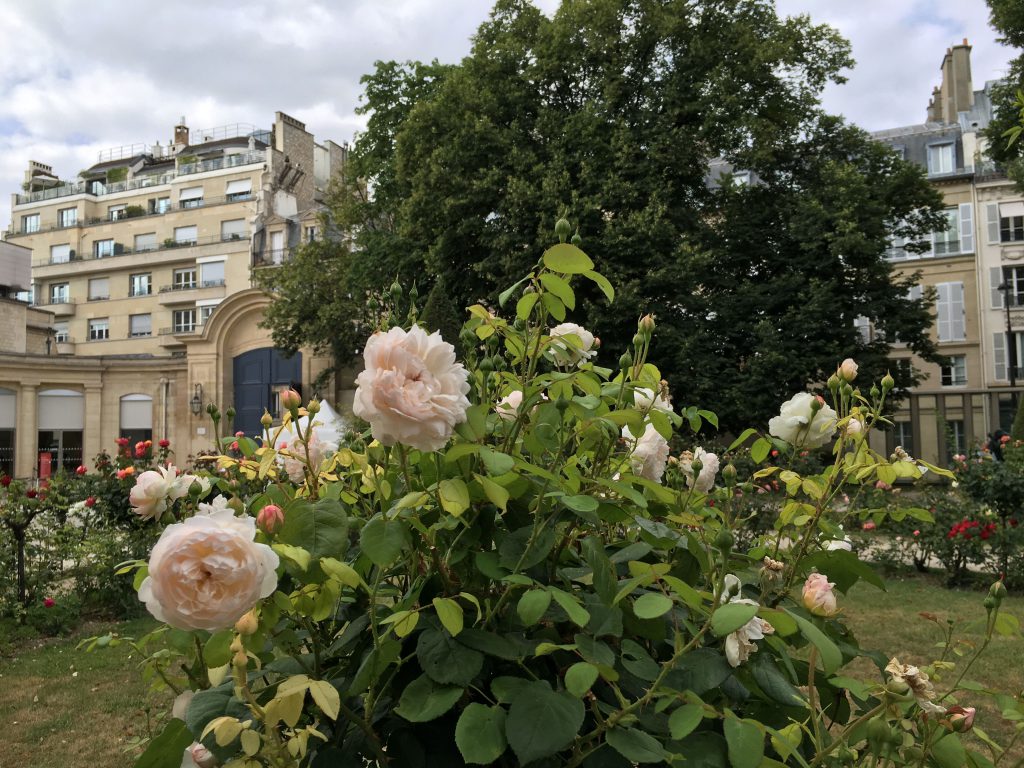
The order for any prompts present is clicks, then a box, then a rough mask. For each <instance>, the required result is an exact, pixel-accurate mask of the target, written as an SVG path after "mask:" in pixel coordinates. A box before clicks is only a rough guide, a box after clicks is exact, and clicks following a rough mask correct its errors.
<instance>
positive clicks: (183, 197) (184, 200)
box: [178, 187, 203, 208]
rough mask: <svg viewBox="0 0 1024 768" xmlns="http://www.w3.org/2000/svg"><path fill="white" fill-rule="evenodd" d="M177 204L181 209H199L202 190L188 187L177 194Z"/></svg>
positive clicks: (201, 200)
mask: <svg viewBox="0 0 1024 768" xmlns="http://www.w3.org/2000/svg"><path fill="white" fill-rule="evenodd" d="M178 203H179V204H180V205H181V207H182V208H199V207H200V206H201V205H202V204H203V188H202V187H188V188H186V189H183V190H181V192H179V193H178Z"/></svg>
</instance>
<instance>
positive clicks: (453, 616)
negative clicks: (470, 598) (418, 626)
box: [433, 597, 463, 637]
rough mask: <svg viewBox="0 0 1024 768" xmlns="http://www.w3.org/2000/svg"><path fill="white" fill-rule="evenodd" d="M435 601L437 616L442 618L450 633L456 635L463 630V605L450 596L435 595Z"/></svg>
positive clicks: (442, 622)
mask: <svg viewBox="0 0 1024 768" xmlns="http://www.w3.org/2000/svg"><path fill="white" fill-rule="evenodd" d="M433 602H434V610H435V611H437V618H439V619H440V620H441V624H442V625H443V626H444V628H445V629H447V630H448V634H450V635H451V636H452V637H455V636H456V635H457V634H459V632H461V631H462V626H463V617H462V606H461V605H459V604H458V603H457V602H455V601H454V600H452V599H451V598H450V597H435V598H434V600H433Z"/></svg>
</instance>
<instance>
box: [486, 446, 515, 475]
mask: <svg viewBox="0 0 1024 768" xmlns="http://www.w3.org/2000/svg"><path fill="white" fill-rule="evenodd" d="M480 460H481V461H483V463H484V466H485V467H487V474H489V475H494V476H495V477H497V476H499V475H504V474H506V473H508V472H511V471H512V469H513V468H514V467H515V465H516V460H515V459H513V458H512V457H511V456H509V455H508V454H507V453H502V452H501V451H496V450H494V449H493V448H488V447H487V446H481V447H480Z"/></svg>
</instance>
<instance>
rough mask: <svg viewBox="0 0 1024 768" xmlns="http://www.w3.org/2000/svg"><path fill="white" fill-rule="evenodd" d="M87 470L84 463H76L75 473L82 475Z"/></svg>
mask: <svg viewBox="0 0 1024 768" xmlns="http://www.w3.org/2000/svg"><path fill="white" fill-rule="evenodd" d="M88 471H89V470H87V469H86V468H85V465H84V464H79V465H78V466H77V467H75V474H76V475H84V474H85V473H86V472H88Z"/></svg>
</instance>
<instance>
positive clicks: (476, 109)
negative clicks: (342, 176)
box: [338, 0, 940, 427]
mask: <svg viewBox="0 0 1024 768" xmlns="http://www.w3.org/2000/svg"><path fill="white" fill-rule="evenodd" d="M850 64H851V60H850V57H849V48H848V46H847V44H846V43H845V41H843V40H842V39H841V38H840V37H839V36H838V34H837V33H836V32H835V31H834V30H833V29H831V28H829V27H826V26H821V25H815V24H813V23H812V22H811V21H810V20H809V19H808V18H807V17H803V16H801V17H795V18H785V19H780V18H779V17H778V15H777V14H776V11H775V8H774V4H773V3H772V2H766V1H764V0H704V1H703V2H697V3H694V2H692V1H689V0H687V1H684V0H565V1H564V2H563V3H562V5H561V6H560V8H559V9H558V11H557V12H556V13H555V14H554V15H553V17H550V18H549V17H547V16H545V15H544V14H542V13H541V12H540V11H538V10H537V9H536V8H535V7H534V6H533V5H532V4H531V3H529V2H527V1H526V0H499V2H498V3H497V4H496V6H495V7H494V9H493V11H492V13H491V16H490V18H489V19H488V20H487V21H486V22H485V23H484V24H483V25H482V26H481V27H480V28H479V30H478V31H477V33H476V35H475V37H474V39H473V46H472V50H471V52H470V54H469V55H468V56H467V57H466V58H465V59H464V60H463V61H462V62H461V63H460V64H458V65H456V66H451V67H441V66H439V65H436V64H433V65H416V64H406V65H398V64H395V63H394V62H387V63H379V64H378V65H377V68H376V71H375V72H374V73H373V74H371V75H369V76H368V77H367V78H365V80H364V83H365V84H366V87H367V91H366V102H365V105H364V109H365V110H367V111H368V113H369V114H370V115H371V120H370V125H369V126H368V130H367V132H366V133H365V134H364V135H363V136H361V137H359V139H358V140H357V142H356V148H355V154H356V155H357V156H358V157H361V158H365V159H364V160H363V161H362V162H363V163H364V165H363V167H362V169H361V170H360V171H359V172H358V173H357V172H356V171H355V169H354V168H353V169H352V174H353V175H352V176H351V177H350V179H349V182H348V184H347V188H348V190H349V192H350V193H355V192H356V191H357V190H358V189H359V187H358V184H357V183H356V180H357V179H371V181H372V188H373V190H374V193H375V194H374V196H373V197H372V198H371V202H358V203H353V202H351V201H350V200H349V201H346V202H345V204H344V206H343V208H345V210H344V211H342V214H341V215H340V216H338V218H339V219H340V220H347V221H349V222H350V223H351V222H353V220H355V222H356V223H357V224H358V231H357V232H356V235H355V238H356V242H357V244H358V246H359V251H358V253H357V254H356V255H355V257H354V261H356V262H360V263H359V266H358V269H359V270H361V272H362V274H361V277H360V280H363V281H364V282H365V284H370V283H372V282H374V281H376V283H377V284H378V285H383V284H387V283H388V282H390V281H391V280H392V279H393V278H394V276H395V275H396V274H397V275H398V276H399V277H400V278H401V279H402V280H403V281H404V282H411V280H412V279H418V280H420V282H421V286H422V284H423V281H424V280H425V279H426V280H433V279H443V282H444V286H445V289H446V290H447V291H448V292H449V293H450V297H451V300H452V301H453V302H454V303H455V304H456V306H466V305H467V304H468V303H470V302H472V301H477V300H481V299H484V300H488V301H490V302H491V303H493V300H494V297H495V296H496V294H497V292H498V291H500V289H502V288H503V287H505V286H507V285H509V284H511V283H512V282H514V281H515V280H517V279H518V278H519V277H521V276H522V274H524V273H525V272H526V271H527V270H528V269H529V268H530V266H531V265H532V264H533V263H534V262H535V261H536V259H537V257H538V255H539V254H540V252H541V251H542V250H543V249H544V248H545V247H547V246H548V245H550V244H551V242H552V228H553V225H554V221H555V219H556V218H557V217H558V216H559V215H562V214H564V215H566V216H567V217H568V218H569V219H570V220H571V221H573V222H574V224H575V225H577V226H578V227H579V232H580V235H581V237H582V238H583V247H584V249H585V250H586V251H587V252H588V253H589V254H590V255H591V256H592V257H593V258H594V259H595V261H596V262H597V264H598V268H599V269H600V271H601V272H602V273H604V274H606V275H608V276H609V278H610V279H612V281H613V282H614V283H615V284H616V287H617V289H618V291H619V296H618V298H617V299H616V304H615V307H614V311H608V308H607V306H606V305H605V303H604V300H603V298H601V297H600V295H599V294H596V293H595V294H592V295H591V296H590V297H589V298H590V299H592V301H590V302H586V303H585V304H586V306H588V308H589V309H588V315H587V316H586V317H585V318H584V320H585V322H586V323H587V324H588V325H590V326H592V329H593V330H594V331H595V332H596V333H597V334H598V335H600V336H601V338H602V340H603V342H604V344H603V349H604V350H605V352H604V354H606V355H607V356H608V360H615V359H617V358H618V355H619V354H620V353H621V351H622V350H623V349H624V348H625V347H626V345H627V344H628V342H629V339H630V338H631V337H632V335H633V332H634V330H635V322H636V318H637V316H638V315H640V314H641V313H643V312H648V311H652V312H654V313H655V314H656V316H657V319H658V323H659V334H658V337H657V342H656V345H655V347H654V352H653V354H654V359H655V362H657V363H658V365H659V366H660V367H661V369H662V371H663V373H664V374H665V376H666V378H668V379H669V380H670V381H671V383H672V385H673V387H674V390H675V393H676V396H677V401H679V402H682V403H683V404H701V405H706V406H708V407H711V408H714V409H716V410H718V411H719V413H720V416H721V417H722V420H723V422H724V424H725V425H726V426H728V427H738V426H741V425H746V424H748V423H749V422H750V421H751V420H754V419H764V418H766V417H768V416H770V415H771V413H772V412H773V411H774V409H775V408H776V407H777V404H778V402H779V399H780V397H781V396H784V395H788V394H790V393H791V392H792V391H795V390H797V389H803V388H804V387H805V386H806V385H807V384H808V383H809V382H814V381H822V380H823V379H824V378H826V377H827V375H828V374H829V373H831V372H832V370H834V367H835V365H836V363H837V362H838V360H839V359H841V358H842V357H845V356H848V355H849V356H854V357H856V358H857V359H858V360H860V361H861V362H862V364H864V367H865V369H866V370H865V374H866V375H880V374H881V373H883V372H884V368H885V362H884V361H885V356H886V353H887V351H888V344H887V342H886V341H885V340H884V338H874V339H871V340H865V339H862V338H861V337H860V335H859V334H858V332H857V331H856V329H855V327H854V319H855V318H856V317H858V316H861V315H863V316H867V317H869V318H870V319H871V320H872V321H873V322H874V324H875V326H876V327H877V328H879V329H880V330H881V331H883V332H884V333H887V334H888V338H890V339H891V338H892V337H893V336H894V335H895V334H896V333H898V334H899V337H900V340H901V341H903V342H906V343H907V344H909V346H910V347H911V348H912V349H913V350H914V351H916V352H918V353H919V354H921V355H923V356H924V357H926V358H934V357H935V350H934V347H933V346H932V344H931V343H930V342H929V341H928V338H927V331H928V328H929V326H930V324H931V317H930V315H929V309H928V306H927V303H922V302H915V301H910V300H909V299H908V298H907V289H908V287H909V285H910V284H911V283H912V282H913V281H912V280H909V279H908V280H902V281H900V280H894V279H893V276H892V274H891V269H890V267H889V265H888V263H887V262H885V261H883V259H882V254H883V252H884V250H885V248H886V245H887V243H888V237H889V235H890V232H891V230H892V229H893V228H894V227H898V228H899V229H900V232H901V234H903V235H905V236H909V237H911V238H912V237H914V236H915V235H921V234H924V233H927V232H929V231H930V230H931V229H932V228H933V227H935V226H936V223H937V219H936V218H935V217H934V215H933V211H934V210H935V209H936V208H937V207H939V206H940V200H939V197H938V195H937V194H936V193H935V192H934V191H933V190H931V189H930V187H929V186H928V184H927V182H926V180H925V178H924V176H923V174H922V172H921V171H920V169H917V168H915V167H913V166H910V165H908V164H906V163H904V162H903V161H901V160H899V159H898V158H896V157H895V156H894V155H893V153H891V152H890V151H888V150H886V149H885V148H884V147H882V146H880V145H878V144H876V143H874V142H873V141H871V139H870V138H869V137H868V136H867V135H866V134H865V133H863V132H862V131H860V130H858V129H856V128H853V127H850V126H848V125H845V124H844V123H843V122H842V121H841V120H840V119H838V118H834V117H830V116H828V115H825V114H823V113H822V111H821V108H820V105H819V95H820V93H821V90H822V88H823V87H824V85H825V84H826V83H827V82H829V81H830V80H835V81H837V80H841V76H840V72H841V70H842V69H843V68H844V67H847V66H850ZM374 121H377V122H374ZM723 162H725V163H728V165H727V166H724V167H725V168H726V169H728V168H729V167H733V168H738V169H743V170H748V171H751V172H752V173H753V174H754V175H753V178H754V179H755V183H752V184H749V185H739V184H736V183H734V179H731V178H730V177H729V176H728V175H727V176H725V177H724V178H719V174H718V171H717V170H716V169H720V168H722V167H723V166H722V163H723ZM350 196H351V197H354V198H355V199H356V200H357V201H359V199H360V198H359V195H358V194H351V195H350ZM358 205H365V206H366V208H364V209H363V210H362V214H363V215H362V216H355V217H353V216H352V215H350V214H351V209H353V208H356V207H357V206H358ZM366 221H370V222H374V223H376V224H380V223H383V224H382V227H383V229H382V228H372V227H366V226H364V225H363V224H361V223H359V222H366ZM382 231H383V234H382ZM353 269H356V267H353ZM894 373H895V371H894ZM900 383H901V384H902V385H907V384H910V383H912V382H911V381H910V380H907V379H904V380H903V381H901V382H900Z"/></svg>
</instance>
